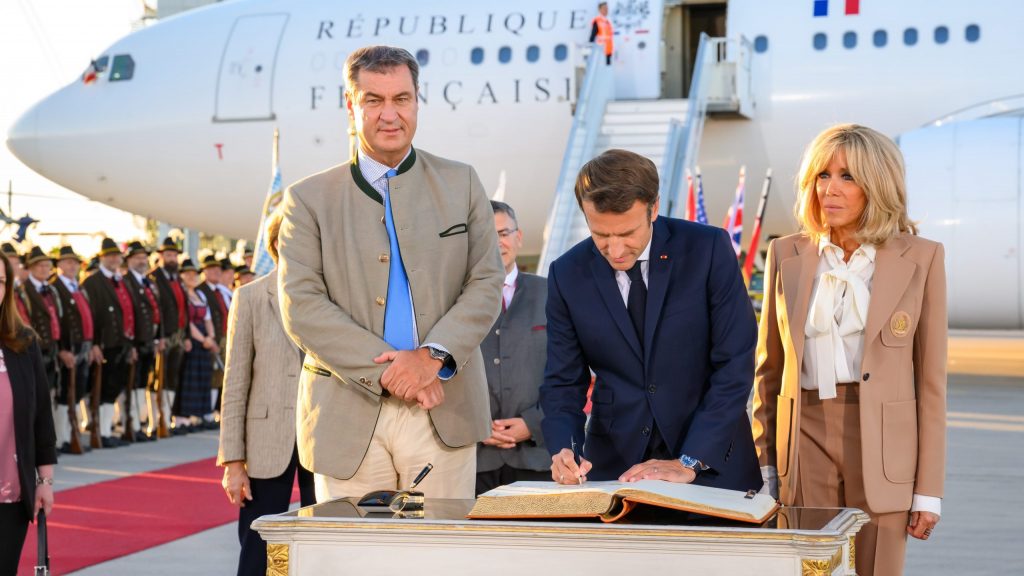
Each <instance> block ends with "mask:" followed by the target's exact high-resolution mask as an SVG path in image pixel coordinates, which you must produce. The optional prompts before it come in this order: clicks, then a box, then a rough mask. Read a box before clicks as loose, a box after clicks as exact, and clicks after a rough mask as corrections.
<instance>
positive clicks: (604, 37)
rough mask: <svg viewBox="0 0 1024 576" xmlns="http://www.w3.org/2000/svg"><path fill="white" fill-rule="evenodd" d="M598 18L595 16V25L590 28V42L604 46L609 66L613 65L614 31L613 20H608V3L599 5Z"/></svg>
mask: <svg viewBox="0 0 1024 576" xmlns="http://www.w3.org/2000/svg"><path fill="white" fill-rule="evenodd" d="M597 12H598V14H597V16H594V20H593V23H592V25H591V27H590V41H591V42H595V41H596V42H597V43H598V44H600V45H601V46H604V56H605V59H606V61H607V63H608V64H611V63H612V50H613V48H614V46H613V42H612V36H613V35H614V32H613V31H612V23H611V20H608V3H607V2H601V3H600V4H598V5H597Z"/></svg>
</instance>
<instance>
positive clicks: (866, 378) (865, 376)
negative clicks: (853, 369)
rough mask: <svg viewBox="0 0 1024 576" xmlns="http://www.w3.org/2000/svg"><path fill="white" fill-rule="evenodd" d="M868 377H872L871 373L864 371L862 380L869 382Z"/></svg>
mask: <svg viewBox="0 0 1024 576" xmlns="http://www.w3.org/2000/svg"><path fill="white" fill-rule="evenodd" d="M868 378H871V374H869V373H867V372H865V373H864V377H863V378H861V380H863V381H864V382H867V381H868Z"/></svg>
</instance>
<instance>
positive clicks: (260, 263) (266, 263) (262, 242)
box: [252, 128, 284, 277]
mask: <svg viewBox="0 0 1024 576" xmlns="http://www.w3.org/2000/svg"><path fill="white" fill-rule="evenodd" d="M278 136H279V135H278V131H277V128H274V156H273V164H274V166H273V170H272V180H271V181H270V189H269V190H267V198H266V199H265V200H264V201H263V213H262V214H261V215H260V229H259V232H258V233H257V234H256V255H255V257H253V259H252V271H253V274H255V275H256V276H257V277H259V276H263V275H265V274H269V273H270V271H271V270H273V269H274V259H273V258H271V257H270V252H268V251H267V240H266V235H267V219H268V218H270V215H271V214H273V213H274V210H275V209H276V208H277V207H278V205H280V204H281V200H282V199H283V198H284V191H283V190H281V167H280V166H279V165H278V162H277V141H278Z"/></svg>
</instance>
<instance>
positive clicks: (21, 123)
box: [7, 106, 40, 171]
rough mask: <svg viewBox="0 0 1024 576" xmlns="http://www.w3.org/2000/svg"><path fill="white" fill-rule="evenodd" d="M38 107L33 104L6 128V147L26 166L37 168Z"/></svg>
mask: <svg viewBox="0 0 1024 576" xmlns="http://www.w3.org/2000/svg"><path fill="white" fill-rule="evenodd" d="M38 126H39V107H38V106H33V107H32V108H30V109H29V110H28V111H27V112H25V113H24V114H22V115H21V117H20V118H18V120H17V121H16V122H15V123H14V124H13V125H12V126H11V127H10V128H9V129H8V130H7V149H8V150H10V151H11V154H14V155H15V156H16V157H17V158H18V160H21V161H22V162H23V163H24V164H25V165H26V166H28V167H30V168H33V169H35V170H37V171H38V170H39V160H40V158H39V132H38Z"/></svg>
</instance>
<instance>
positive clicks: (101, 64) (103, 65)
mask: <svg viewBox="0 0 1024 576" xmlns="http://www.w3.org/2000/svg"><path fill="white" fill-rule="evenodd" d="M109 63H110V56H100V57H99V58H97V59H95V60H93V70H95V71H96V73H97V74H99V73H100V72H103V71H104V70H106V69H107V64H109Z"/></svg>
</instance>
